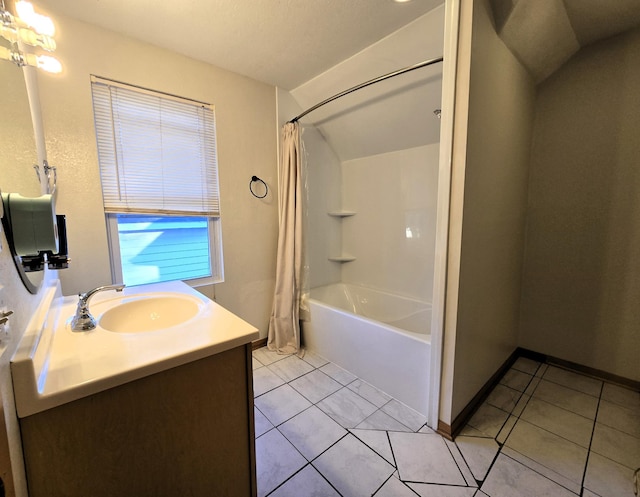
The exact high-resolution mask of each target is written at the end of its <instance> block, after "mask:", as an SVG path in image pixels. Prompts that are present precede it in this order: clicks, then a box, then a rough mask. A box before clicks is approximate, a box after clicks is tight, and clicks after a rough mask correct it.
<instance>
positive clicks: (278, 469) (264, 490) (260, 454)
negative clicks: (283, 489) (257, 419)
mask: <svg viewBox="0 0 640 497" xmlns="http://www.w3.org/2000/svg"><path fill="white" fill-rule="evenodd" d="M306 463H307V461H306V460H305V458H304V457H302V456H301V455H300V453H299V452H298V451H297V450H296V449H295V448H294V447H293V445H291V444H290V443H289V442H288V441H287V439H286V438H284V437H283V436H282V434H281V433H280V432H279V431H278V430H271V431H269V432H268V433H265V434H264V435H263V436H261V437H260V438H258V439H257V440H256V473H257V477H258V497H263V496H265V495H267V494H268V493H269V492H271V491H272V490H273V489H274V488H276V487H277V486H279V485H280V484H281V483H282V482H284V481H285V480H287V479H288V478H289V477H290V476H291V475H293V474H294V473H296V471H298V470H299V469H300V468H302V467H303V466H304V465H305V464H306Z"/></svg>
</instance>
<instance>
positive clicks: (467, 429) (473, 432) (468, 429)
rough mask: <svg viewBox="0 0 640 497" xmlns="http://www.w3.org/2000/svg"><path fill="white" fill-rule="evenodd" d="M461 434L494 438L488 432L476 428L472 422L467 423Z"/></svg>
mask: <svg viewBox="0 0 640 497" xmlns="http://www.w3.org/2000/svg"><path fill="white" fill-rule="evenodd" d="M459 435H464V436H465V437H481V438H493V437H492V436H491V435H488V434H487V433H484V432H483V431H480V430H478V429H477V428H474V427H473V426H471V425H470V424H467V425H466V426H465V427H464V428H462V430H460V433H459Z"/></svg>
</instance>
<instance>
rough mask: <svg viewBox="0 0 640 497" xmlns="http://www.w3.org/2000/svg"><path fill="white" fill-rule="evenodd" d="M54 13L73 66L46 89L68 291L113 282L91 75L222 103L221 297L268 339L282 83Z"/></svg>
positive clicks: (62, 49) (65, 56)
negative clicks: (265, 190) (260, 184)
mask: <svg viewBox="0 0 640 497" xmlns="http://www.w3.org/2000/svg"><path fill="white" fill-rule="evenodd" d="M49 14H50V15H51V16H52V17H53V18H54V20H55V22H56V26H57V34H56V38H57V41H58V50H57V52H56V55H57V57H58V58H59V59H60V60H61V61H62V63H63V65H64V72H63V74H62V75H60V76H42V75H41V76H40V78H39V86H40V96H41V102H42V113H43V119H44V123H45V134H46V140H47V151H48V158H49V161H50V163H52V164H53V165H56V166H57V167H58V186H59V197H58V212H59V213H64V214H66V215H67V224H68V230H69V250H70V253H71V257H72V263H71V267H70V268H69V269H67V270H65V271H61V272H60V277H61V280H62V285H63V292H64V293H65V294H73V293H77V292H79V291H86V290H87V289H90V288H93V287H95V286H98V285H102V284H105V283H109V282H110V281H111V276H110V268H109V255H108V248H107V238H106V231H105V221H104V213H103V209H102V196H101V189H100V179H99V174H98V163H97V152H96V142H95V135H94V126H93V111H92V103H91V88H90V80H89V77H90V75H91V74H95V75H99V76H103V77H106V78H111V79H115V80H119V81H123V82H127V83H131V84H135V85H139V86H143V87H147V88H151V89H154V90H159V91H163V92H168V93H173V94H176V95H180V96H185V97H189V98H193V99H197V100H202V101H205V102H210V103H212V104H214V105H215V108H216V120H217V144H218V162H219V171H220V189H221V204H222V215H223V219H222V233H223V242H224V262H225V282H224V283H223V284H220V285H216V287H215V298H216V300H217V301H218V302H220V303H221V304H222V305H224V306H225V307H227V308H228V309H229V310H231V311H232V312H235V313H236V314H238V315H239V316H241V317H242V318H244V319H245V320H247V321H249V322H250V323H251V324H253V325H255V326H257V327H258V328H260V331H261V333H262V335H263V336H266V327H267V325H268V318H269V313H270V311H271V303H272V292H273V285H274V274H275V247H276V236H277V172H276V160H277V153H276V102H275V88H274V87H273V86H270V85H267V84H264V83H260V82H257V81H254V80H251V79H249V78H246V77H243V76H240V75H238V74H234V73H231V72H229V71H225V70H222V69H219V68H217V67H214V66H211V65H208V64H204V63H201V62H197V61H195V60H193V59H189V58H187V57H184V56H181V55H177V54H175V53H173V52H169V51H167V50H164V49H159V48H155V47H153V46H150V45H147V44H144V43H141V42H138V41H136V40H133V39H131V38H127V37H124V36H121V35H117V34H115V33H113V32H110V31H106V30H103V29H101V28H98V27H95V26H92V25H89V24H85V23H82V22H79V21H75V20H72V19H69V18H66V17H64V16H62V15H59V14H57V13H55V12H49ZM252 175H257V176H259V177H260V178H262V179H263V180H264V181H266V182H267V184H268V185H269V187H270V193H269V195H268V196H267V197H266V198H265V199H262V200H259V199H256V198H254V197H253V196H252V195H251V194H250V192H249V181H250V179H251V176H252ZM201 290H202V291H203V292H204V293H206V294H208V295H209V296H212V295H213V289H212V288H208V289H207V288H204V289H201Z"/></svg>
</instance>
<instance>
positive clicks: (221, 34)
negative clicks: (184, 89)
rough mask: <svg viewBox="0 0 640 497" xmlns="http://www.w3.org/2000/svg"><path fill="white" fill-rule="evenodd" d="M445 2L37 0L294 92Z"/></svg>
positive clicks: (51, 9) (44, 5)
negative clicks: (300, 86)
mask: <svg viewBox="0 0 640 497" xmlns="http://www.w3.org/2000/svg"><path fill="white" fill-rule="evenodd" d="M442 2H443V0H413V1H411V2H408V3H396V2H394V1H393V0H180V1H171V0H164V1H157V0H35V1H34V3H35V4H36V6H38V7H42V8H43V10H46V11H47V12H48V13H51V14H52V15H54V16H55V13H61V14H63V15H66V16H69V17H73V18H76V19H79V20H82V21H85V22H88V23H91V24H95V25H98V26H101V27H103V28H107V29H110V30H113V31H116V32H119V33H122V34H126V35H129V36H132V37H134V38H137V39H139V40H142V41H145V42H148V43H151V44H153V45H157V46H159V47H163V48H168V49H171V50H173V51H175V52H178V53H181V54H184V55H187V56H189V57H192V58H194V59H198V60H202V61H204V62H208V63H210V64H213V65H216V66H218V67H222V68H225V69H228V70H230V71H233V72H236V73H240V74H243V75H246V76H249V77H251V78H253V79H257V80H259V81H264V82H267V83H270V84H273V85H276V86H279V87H281V88H284V89H288V90H290V89H293V88H296V87H297V86H299V85H300V84H302V83H304V82H306V81H308V80H310V79H311V78H313V77H314V76H316V75H318V74H320V73H322V72H324V71H325V70H327V69H329V68H330V67H332V66H334V65H336V64H338V63H339V62H341V61H342V60H344V59H346V58H348V57H350V56H352V55H354V54H355V53H357V52H359V51H360V50H362V49H364V48H365V47H367V46H369V45H371V44H372V43H374V42H376V41H378V40H379V39H381V38H383V37H384V36H386V35H388V34H390V33H392V32H393V31H395V30H397V29H398V28H400V27H402V26H404V25H406V24H408V23H409V22H411V21H412V20H414V19H416V18H417V17H419V16H421V15H422V14H424V13H426V12H428V11H430V10H432V9H433V8H434V7H435V6H437V5H439V4H441V3H442Z"/></svg>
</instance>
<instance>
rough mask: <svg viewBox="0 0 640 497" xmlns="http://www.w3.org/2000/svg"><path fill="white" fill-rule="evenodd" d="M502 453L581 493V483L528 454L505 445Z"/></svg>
mask: <svg viewBox="0 0 640 497" xmlns="http://www.w3.org/2000/svg"><path fill="white" fill-rule="evenodd" d="M500 453H501V454H503V455H505V456H507V457H510V458H511V459H513V460H514V461H518V462H519V463H520V464H522V465H524V466H526V467H527V468H529V469H530V470H532V471H535V472H536V473H538V474H539V475H542V476H544V477H545V478H547V479H549V480H551V481H553V482H555V483H557V484H558V485H560V486H561V487H564V488H566V489H567V490H569V491H570V492H573V493H574V494H579V493H580V483H576V482H574V481H572V480H570V479H569V478H566V477H565V476H563V475H561V474H560V473H556V472H555V471H552V470H550V469H549V468H547V467H546V466H543V465H542V464H540V463H539V462H536V461H534V460H533V459H530V458H528V457H527V456H524V455H522V454H520V452H516V451H515V450H513V449H511V448H509V447H507V446H506V445H505V446H504V447H502V450H501V452H500Z"/></svg>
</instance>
